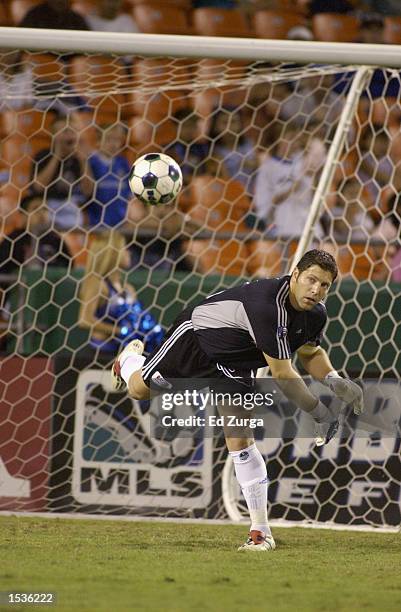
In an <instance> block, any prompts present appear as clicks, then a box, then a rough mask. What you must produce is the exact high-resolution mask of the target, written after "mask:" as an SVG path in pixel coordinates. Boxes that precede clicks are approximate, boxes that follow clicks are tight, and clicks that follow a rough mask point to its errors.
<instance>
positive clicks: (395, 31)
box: [383, 15, 401, 45]
mask: <svg viewBox="0 0 401 612" xmlns="http://www.w3.org/2000/svg"><path fill="white" fill-rule="evenodd" d="M383 42H384V43H386V44H387V45H401V17H396V16H395V15H394V16H387V17H385V18H384V29H383Z"/></svg>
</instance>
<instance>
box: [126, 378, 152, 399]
mask: <svg viewBox="0 0 401 612" xmlns="http://www.w3.org/2000/svg"><path fill="white" fill-rule="evenodd" d="M128 393H129V394H130V395H131V396H132V397H133V398H134V399H136V400H145V399H149V398H150V389H149V387H147V385H145V383H144V381H143V378H142V375H141V374H140V372H134V373H133V374H132V376H131V378H130V379H129V383H128Z"/></svg>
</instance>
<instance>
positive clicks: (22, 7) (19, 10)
mask: <svg viewBox="0 0 401 612" xmlns="http://www.w3.org/2000/svg"><path fill="white" fill-rule="evenodd" d="M41 2H42V0H11V3H10V7H9V11H10V17H11V21H12V23H13V25H15V26H17V25H19V23H20V22H21V21H22V20H23V18H24V17H25V15H26V14H27V12H28V11H29V10H31V8H33V7H34V6H36V5H37V4H40V3H41Z"/></svg>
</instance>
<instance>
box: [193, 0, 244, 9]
mask: <svg viewBox="0 0 401 612" xmlns="http://www.w3.org/2000/svg"><path fill="white" fill-rule="evenodd" d="M237 6H238V0H192V8H194V9H197V8H223V9H235V8H237Z"/></svg>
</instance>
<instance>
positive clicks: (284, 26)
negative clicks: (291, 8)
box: [253, 10, 305, 39]
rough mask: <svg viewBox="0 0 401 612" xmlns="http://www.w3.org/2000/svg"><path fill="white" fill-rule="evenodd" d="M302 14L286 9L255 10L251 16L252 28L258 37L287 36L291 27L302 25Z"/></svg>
mask: <svg viewBox="0 0 401 612" xmlns="http://www.w3.org/2000/svg"><path fill="white" fill-rule="evenodd" d="M304 23H305V21H304V19H303V17H302V15H299V14H297V13H290V12H286V11H283V10H282V11H268V10H265V11H257V12H256V13H255V14H254V16H253V29H254V32H255V34H256V36H258V37H259V38H284V39H285V38H287V34H288V32H289V30H291V28H293V27H295V26H299V25H304Z"/></svg>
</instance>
